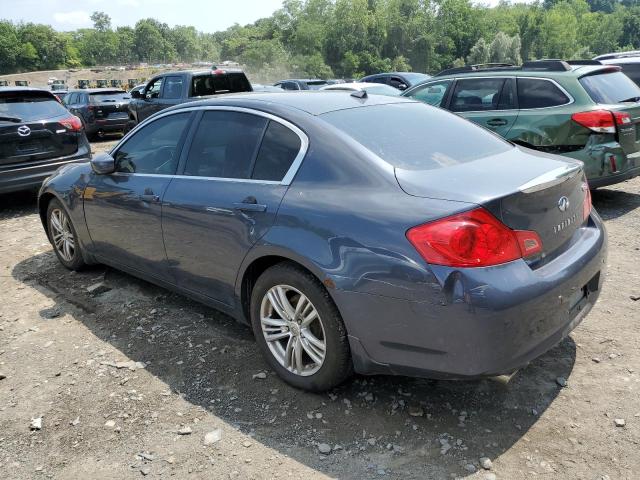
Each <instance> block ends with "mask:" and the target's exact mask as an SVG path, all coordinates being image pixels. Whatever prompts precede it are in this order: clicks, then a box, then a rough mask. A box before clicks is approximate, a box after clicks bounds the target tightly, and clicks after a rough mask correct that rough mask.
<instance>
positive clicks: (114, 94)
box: [89, 90, 131, 121]
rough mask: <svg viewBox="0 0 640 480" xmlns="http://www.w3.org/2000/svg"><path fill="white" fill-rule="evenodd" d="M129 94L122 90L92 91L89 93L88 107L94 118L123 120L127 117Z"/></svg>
mask: <svg viewBox="0 0 640 480" xmlns="http://www.w3.org/2000/svg"><path fill="white" fill-rule="evenodd" d="M130 100H131V96H130V95H129V94H128V93H126V92H123V91H122V90H113V91H104V92H93V93H90V94H89V109H90V110H91V111H92V112H93V114H94V116H95V118H96V120H123V121H127V120H128V118H129V110H128V106H129V101H130Z"/></svg>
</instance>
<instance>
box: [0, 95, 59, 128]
mask: <svg viewBox="0 0 640 480" xmlns="http://www.w3.org/2000/svg"><path fill="white" fill-rule="evenodd" d="M67 113H68V112H67V109H66V108H64V107H63V106H62V105H61V104H60V103H59V102H58V101H57V100H56V99H55V98H53V97H52V96H50V95H42V94H33V93H32V94H25V93H9V94H0V121H6V120H3V118H2V117H5V118H11V119H12V121H16V122H20V121H21V122H30V121H33V120H40V119H45V118H52V117H59V116H61V115H65V114H67Z"/></svg>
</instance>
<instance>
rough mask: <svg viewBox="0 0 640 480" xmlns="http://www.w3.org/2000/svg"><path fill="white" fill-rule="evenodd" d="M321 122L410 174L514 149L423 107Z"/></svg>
mask: <svg viewBox="0 0 640 480" xmlns="http://www.w3.org/2000/svg"><path fill="white" fill-rule="evenodd" d="M321 118H322V119H324V120H325V121H327V122H329V123H330V124H332V125H333V126H335V127H337V128H338V129H340V130H342V131H344V132H345V133H346V134H347V135H349V136H351V137H352V138H353V139H354V140H356V141H357V142H358V143H360V144H362V145H363V146H364V147H366V148H367V149H369V150H370V151H371V152H373V153H374V154H376V155H378V156H379V157H380V158H382V159H383V160H385V161H386V162H387V163H389V164H391V165H393V166H394V167H397V168H402V169H406V170H431V169H437V168H445V167H450V166H454V165H458V164H461V163H467V162H472V161H473V160H477V159H479V158H483V157H489V156H491V155H496V154H499V153H503V152H507V151H509V150H510V149H512V148H513V146H512V145H511V144H510V143H508V142H506V141H505V140H502V139H501V138H500V137H498V136H497V135H494V134H493V133H491V132H489V131H487V130H485V129H484V128H481V127H478V126H477V125H475V124H473V123H471V122H469V121H468V120H464V119H463V118H461V117H459V116H457V115H454V114H452V113H449V112H446V111H444V110H440V109H439V108H433V107H430V106H427V105H425V104H423V103H413V102H412V103H396V104H386V105H373V106H370V107H360V108H350V109H346V110H337V111H334V112H329V113H325V114H324V115H322V116H321ZM461 139H464V141H461Z"/></svg>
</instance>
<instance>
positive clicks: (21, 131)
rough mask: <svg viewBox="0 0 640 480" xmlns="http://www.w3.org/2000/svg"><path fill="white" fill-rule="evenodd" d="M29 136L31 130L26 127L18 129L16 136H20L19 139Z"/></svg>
mask: <svg viewBox="0 0 640 480" xmlns="http://www.w3.org/2000/svg"><path fill="white" fill-rule="evenodd" d="M30 134H31V129H30V128H29V127H27V126H26V125H22V126H21V127H18V135H20V136H21V137H27V136H29V135H30Z"/></svg>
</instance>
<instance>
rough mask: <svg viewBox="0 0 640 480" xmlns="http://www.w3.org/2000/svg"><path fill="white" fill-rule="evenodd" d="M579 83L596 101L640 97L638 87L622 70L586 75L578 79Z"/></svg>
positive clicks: (615, 101)
mask: <svg viewBox="0 0 640 480" xmlns="http://www.w3.org/2000/svg"><path fill="white" fill-rule="evenodd" d="M580 84H581V85H582V86H583V87H584V89H585V90H586V91H587V93H588V94H589V96H590V97H591V99H592V100H593V101H594V102H596V103H604V104H612V103H621V102H635V101H637V100H638V98H640V87H638V86H637V85H636V84H635V83H633V81H632V80H631V79H630V78H629V77H627V76H626V75H625V74H624V73H622V72H613V73H604V74H598V75H588V76H586V77H582V78H581V79H580Z"/></svg>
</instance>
